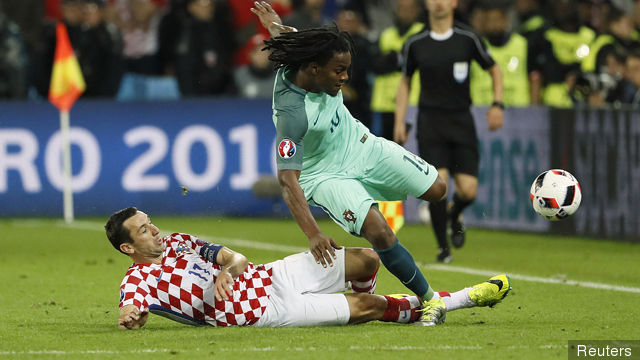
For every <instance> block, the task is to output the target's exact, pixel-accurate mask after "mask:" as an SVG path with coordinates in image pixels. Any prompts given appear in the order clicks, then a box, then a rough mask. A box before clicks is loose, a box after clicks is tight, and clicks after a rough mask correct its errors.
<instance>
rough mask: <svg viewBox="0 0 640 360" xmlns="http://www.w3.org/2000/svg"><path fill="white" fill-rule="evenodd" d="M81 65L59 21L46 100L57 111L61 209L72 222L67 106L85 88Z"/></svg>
mask: <svg viewBox="0 0 640 360" xmlns="http://www.w3.org/2000/svg"><path fill="white" fill-rule="evenodd" d="M85 87H86V86H85V83H84V78H83V77H82V71H80V65H79V64H78V60H77V59H76V55H75V54H74V53H73V48H72V47H71V41H69V34H67V28H66V27H65V26H64V24H63V23H62V22H58V24H57V25H56V53H55V57H54V58H53V70H52V71H51V84H50V85H49V101H51V103H52V104H53V105H54V106H55V107H57V108H58V110H59V111H60V137H61V147H62V149H61V150H62V167H63V177H64V187H63V210H64V220H65V221H66V222H67V223H72V222H73V189H72V173H71V142H70V136H71V135H70V134H71V130H70V121H69V110H71V107H72V106H73V103H75V102H76V100H77V99H78V97H80V95H82V93H83V92H84V89H85Z"/></svg>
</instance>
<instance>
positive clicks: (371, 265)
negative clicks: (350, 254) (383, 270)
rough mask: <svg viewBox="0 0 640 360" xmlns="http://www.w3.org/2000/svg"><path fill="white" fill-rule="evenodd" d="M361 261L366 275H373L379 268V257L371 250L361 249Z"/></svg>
mask: <svg viewBox="0 0 640 360" xmlns="http://www.w3.org/2000/svg"><path fill="white" fill-rule="evenodd" d="M362 260H363V263H364V268H365V270H366V272H367V274H370V275H373V273H375V272H376V271H377V270H378V268H379V267H380V257H379V256H378V254H377V253H376V252H375V251H373V249H362Z"/></svg>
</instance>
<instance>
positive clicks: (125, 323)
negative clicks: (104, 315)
mask: <svg viewBox="0 0 640 360" xmlns="http://www.w3.org/2000/svg"><path fill="white" fill-rule="evenodd" d="M148 318H149V310H147V309H144V310H142V311H141V310H140V309H138V307H137V306H135V305H132V304H130V305H125V306H123V307H121V308H120V317H119V318H118V327H119V328H120V329H123V330H136V329H140V328H141V327H142V326H143V325H144V324H145V323H146V322H147V319H148Z"/></svg>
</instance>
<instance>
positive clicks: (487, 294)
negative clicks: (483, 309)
mask: <svg viewBox="0 0 640 360" xmlns="http://www.w3.org/2000/svg"><path fill="white" fill-rule="evenodd" d="M509 291H511V281H510V280H509V277H508V276H507V275H505V274H501V275H496V276H494V277H492V278H490V279H489V280H487V281H485V282H483V283H480V284H477V285H474V286H473V287H472V288H471V290H469V298H470V299H471V300H472V301H473V302H474V303H476V305H478V306H489V307H494V306H495V305H496V304H497V303H499V302H500V301H502V299H504V298H505V297H506V296H507V294H509Z"/></svg>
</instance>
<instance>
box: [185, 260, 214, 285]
mask: <svg viewBox="0 0 640 360" xmlns="http://www.w3.org/2000/svg"><path fill="white" fill-rule="evenodd" d="M203 272H204V273H206V274H207V275H211V273H210V272H209V270H207V269H203V268H201V267H200V266H198V264H193V270H189V274H191V275H195V276H197V277H199V278H200V279H202V280H204V281H207V278H206V277H204V275H202V273H203Z"/></svg>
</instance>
